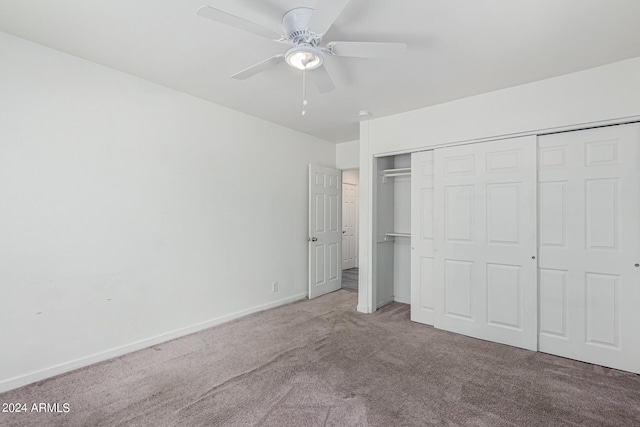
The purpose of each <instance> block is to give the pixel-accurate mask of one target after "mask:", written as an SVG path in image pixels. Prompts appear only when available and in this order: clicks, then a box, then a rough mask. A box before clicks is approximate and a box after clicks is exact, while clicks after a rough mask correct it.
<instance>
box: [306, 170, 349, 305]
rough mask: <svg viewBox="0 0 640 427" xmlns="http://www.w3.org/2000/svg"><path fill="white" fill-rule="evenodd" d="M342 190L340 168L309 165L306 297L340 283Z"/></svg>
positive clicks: (317, 294) (315, 294)
mask: <svg viewBox="0 0 640 427" xmlns="http://www.w3.org/2000/svg"><path fill="white" fill-rule="evenodd" d="M341 190H342V184H341V172H340V171H339V170H336V169H331V168H327V167H323V166H317V165H309V238H308V240H309V299H311V298H315V297H318V296H320V295H324V294H326V293H329V292H333V291H337V290H338V289H340V287H341V285H342V269H341V260H342V256H341V243H342V232H341V229H342V227H341V224H340V222H341V219H342V218H341V216H342V215H341V210H342V209H341V203H340V198H341Z"/></svg>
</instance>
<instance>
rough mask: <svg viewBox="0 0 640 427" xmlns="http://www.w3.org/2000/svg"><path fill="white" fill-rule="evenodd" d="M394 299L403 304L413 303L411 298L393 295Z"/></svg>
mask: <svg viewBox="0 0 640 427" xmlns="http://www.w3.org/2000/svg"><path fill="white" fill-rule="evenodd" d="M393 300H394V301H395V302H399V303H402V304H411V298H402V297H393Z"/></svg>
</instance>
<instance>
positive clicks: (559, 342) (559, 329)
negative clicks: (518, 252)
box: [538, 124, 640, 373]
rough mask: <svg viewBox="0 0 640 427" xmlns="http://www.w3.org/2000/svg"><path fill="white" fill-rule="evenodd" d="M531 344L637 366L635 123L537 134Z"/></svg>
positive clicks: (639, 230)
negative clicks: (535, 339) (536, 291)
mask: <svg viewBox="0 0 640 427" xmlns="http://www.w3.org/2000/svg"><path fill="white" fill-rule="evenodd" d="M538 157H539V160H538V162H539V178H538V179H539V184H538V185H539V204H540V222H539V240H540V241H539V247H540V249H539V251H540V261H539V262H540V265H539V268H540V271H539V278H540V279H539V280H540V283H539V286H540V336H539V349H540V351H544V352H547V353H553V354H556V355H559V356H564V357H569V358H573V359H578V360H582V361H585V362H590V363H595V364H598V365H604V366H609V367H613V368H618V369H624V370H627V371H631V372H635V373H640V333H639V332H638V331H640V125H639V124H632V125H623V126H610V127H604V128H598V129H591V130H584V131H578V132H566V133H561V134H556V135H548V136H543V137H540V138H539V145H538Z"/></svg>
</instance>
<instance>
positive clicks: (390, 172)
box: [382, 168, 411, 177]
mask: <svg viewBox="0 0 640 427" xmlns="http://www.w3.org/2000/svg"><path fill="white" fill-rule="evenodd" d="M408 175H411V168H399V169H385V170H383V171H382V176H384V177H394V176H408Z"/></svg>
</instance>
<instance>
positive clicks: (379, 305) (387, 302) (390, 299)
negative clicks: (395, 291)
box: [376, 297, 393, 310]
mask: <svg viewBox="0 0 640 427" xmlns="http://www.w3.org/2000/svg"><path fill="white" fill-rule="evenodd" d="M390 302H393V297H391V298H389V299H386V300H384V301H381V302H379V303H378V305H376V310H377V309H379V308H380V307H382V306H383V305H387V304H389V303H390Z"/></svg>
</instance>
